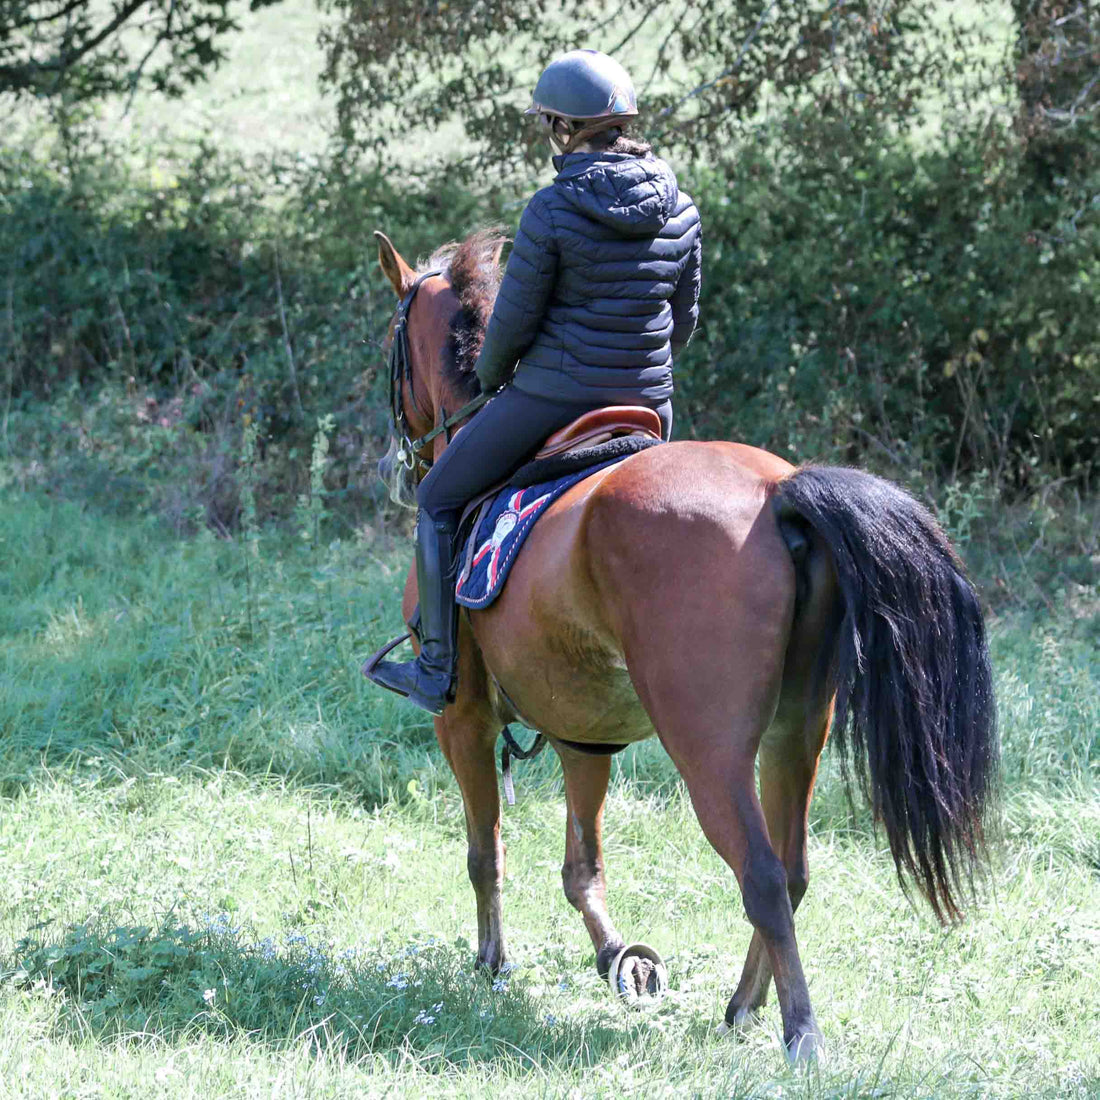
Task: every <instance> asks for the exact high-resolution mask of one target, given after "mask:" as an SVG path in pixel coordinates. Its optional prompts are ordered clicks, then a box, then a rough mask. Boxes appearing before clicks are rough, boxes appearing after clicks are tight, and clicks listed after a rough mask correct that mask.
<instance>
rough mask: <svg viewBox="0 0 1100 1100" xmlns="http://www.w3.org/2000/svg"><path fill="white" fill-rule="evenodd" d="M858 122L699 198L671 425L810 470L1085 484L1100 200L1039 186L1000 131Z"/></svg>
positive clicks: (1099, 400)
mask: <svg viewBox="0 0 1100 1100" xmlns="http://www.w3.org/2000/svg"><path fill="white" fill-rule="evenodd" d="M850 121H851V120H846V121H845V122H844V123H840V122H837V123H836V124H835V125H830V124H829V123H828V122H827V121H825V120H822V119H820V118H813V119H810V120H805V119H800V118H797V117H796V118H792V119H791V120H790V121H789V123H788V125H787V127H786V129H785V131H784V133H783V135H782V137H781V138H780V139H779V140H776V139H775V138H773V137H772V136H764V137H759V138H756V139H755V140H754V141H752V142H750V143H749V144H748V145H747V146H746V147H745V148H744V149H743V151H742V152H741V154H740V155H739V157H738V160H737V162H736V164H735V165H734V166H733V167H732V169H730V170H728V171H711V172H701V173H698V174H696V176H695V178H694V179H693V180H692V181H691V182H692V185H693V186H694V188H695V198H696V199H697V201H698V203H699V206H700V208H701V210H702V211H703V217H704V234H705V240H706V267H705V280H704V300H703V304H702V317H703V324H702V327H701V331H700V334H699V336H698V337H697V339H696V341H695V342H694V343H693V344H692V345H691V347H690V348H689V350H688V353H687V354H686V355H685V357H684V359H683V362H681V363H680V364H679V365H678V371H679V376H678V380H679V385H680V394H681V399H680V406H679V410H678V412H679V413H680V415H681V416H682V417H683V418H685V419H687V420H688V421H689V422H690V427H691V430H692V431H693V432H694V433H697V434H699V435H701V436H705V437H706V436H715V435H732V436H734V437H737V438H742V439H746V440H749V441H751V442H754V443H759V444H762V445H764V446H767V447H769V448H770V449H772V450H776V451H779V452H780V453H787V454H789V455H790V456H792V457H797V458H799V459H807V458H813V457H821V458H829V459H832V460H837V459H840V460H847V461H852V462H861V461H867V459H868V458H870V460H871V461H873V462H875V463H877V464H879V465H883V464H885V465H886V466H888V467H892V468H894V469H895V470H900V471H908V472H909V473H910V475H911V476H920V475H925V476H927V477H929V478H935V479H943V478H950V479H953V478H955V477H957V476H959V475H960V474H966V473H970V474H975V473H977V472H978V471H981V470H985V471H986V472H987V475H988V476H989V477H990V478H991V479H992V481H993V484H994V485H995V487H996V488H997V489H1005V488H1007V489H1010V490H1011V489H1022V488H1029V487H1033V486H1034V485H1035V483H1036V482H1037V480H1039V478H1041V477H1042V476H1050V475H1056V476H1065V477H1070V478H1073V479H1077V480H1079V481H1080V482H1081V483H1083V484H1085V485H1088V483H1089V479H1090V478H1091V477H1093V476H1095V472H1096V468H1097V456H1098V455H1100V313H1098V311H1097V310H1096V309H1095V308H1094V305H1093V303H1094V301H1095V296H1096V292H1097V287H1098V285H1100V218H1098V216H1097V215H1098V214H1100V205H1098V203H1097V201H1096V200H1095V198H1093V199H1092V200H1091V204H1090V200H1089V197H1088V187H1087V186H1086V184H1085V183H1079V184H1076V185H1074V184H1071V183H1069V182H1068V181H1067V182H1066V183H1065V186H1064V188H1063V189H1062V190H1061V191H1054V192H1051V191H1046V190H1043V189H1040V188H1038V187H1036V185H1035V184H1034V183H1033V182H1032V180H1031V176H1030V174H1029V171H1028V168H1027V165H1026V164H1025V163H1024V161H1023V158H1022V156H1021V155H1020V154H1019V152H1018V151H1017V150H1016V149H1015V148H1014V147H1013V146H1012V145H1011V144H1010V143H1009V142H1008V141H1007V139H1005V138H1004V135H998V134H997V133H996V132H993V131H986V132H983V133H972V132H968V131H963V132H960V133H959V134H958V135H957V136H956V138H955V139H954V140H953V141H952V143H951V144H950V145H948V146H945V147H942V148H934V149H920V148H915V147H914V146H912V145H911V144H909V143H907V142H902V141H899V140H898V139H897V138H896V137H895V138H892V137H891V136H890V135H888V134H886V133H883V132H880V131H876V130H875V129H874V128H868V129H867V130H865V131H863V132H860V131H859V129H858V128H853V127H851V126H850V125H849V123H850ZM1098 180H1100V172H1098V173H1097V180H1093V190H1095V184H1096V182H1097V181H1098ZM1071 192H1073V193H1071ZM1067 210H1076V211H1077V213H1076V215H1075V216H1074V218H1073V219H1071V220H1070V219H1067V218H1066V217H1065V211H1067Z"/></svg>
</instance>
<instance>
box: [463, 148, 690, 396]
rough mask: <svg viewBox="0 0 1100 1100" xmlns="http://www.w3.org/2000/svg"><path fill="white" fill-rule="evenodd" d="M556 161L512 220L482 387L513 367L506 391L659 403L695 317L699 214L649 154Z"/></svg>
mask: <svg viewBox="0 0 1100 1100" xmlns="http://www.w3.org/2000/svg"><path fill="white" fill-rule="evenodd" d="M554 166H555V167H556V168H557V169H558V175H557V177H556V178H555V180H554V182H553V183H552V184H551V185H550V186H549V187H544V188H543V189H542V190H541V191H538V192H537V193H536V194H535V196H534V198H532V199H531V201H530V203H528V205H527V208H526V210H524V212H523V217H522V218H521V219H520V223H519V232H518V233H517V234H516V239H515V245H514V246H513V248H512V254H511V256H510V257H509V258H508V266H507V268H506V269H505V272H504V279H503V281H502V282H501V286H500V293H499V295H498V296H497V301H496V305H495V306H494V308H493V315H492V317H491V319H490V321H489V328H488V331H487V333H486V336H485V345H484V347H483V348H482V351H481V356H480V358H479V359H478V363H477V375H478V378H479V379H480V381H481V385H482V387H483V388H484V389H490V390H493V389H497V388H498V387H499V386H502V385H503V384H504V383H505V382H507V381H508V380H509V379H510V378H512V371H513V369H515V377H514V379H513V382H514V385H515V386H516V388H517V389H520V390H523V391H524V392H525V393H529V394H533V395H535V396H538V397H547V398H552V399H555V400H561V401H570V402H578V403H586V404H588V403H592V404H601V403H604V404H619V403H631V402H634V403H642V404H651V405H658V404H660V403H661V402H663V401H666V400H668V398H669V397H671V396H672V360H673V356H675V355H676V353H677V352H679V350H680V349H681V348H682V347H683V346H684V345H685V344H686V343H687V342H688V340H689V338H690V337H691V334H692V332H693V331H694V329H695V322H696V320H697V319H698V316H699V278H700V260H701V255H702V240H701V237H700V232H699V213H698V211H697V210H696V209H695V204H694V203H693V202H692V201H691V199H690V198H688V196H687V195H685V194H684V193H683V192H682V191H681V190H680V189H679V188H678V187H677V186H676V177H675V176H674V175H673V173H672V169H671V168H669V166H668V165H667V164H665V162H664V161H663V160H660V159H658V158H657V157H653V156H647V157H635V156H629V155H626V154H622V153H572V154H568V155H566V156H564V157H556V158H555V159H554ZM517 361H518V364H519V365H518V367H517V366H516V364H517Z"/></svg>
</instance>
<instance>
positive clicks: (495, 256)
mask: <svg viewBox="0 0 1100 1100" xmlns="http://www.w3.org/2000/svg"><path fill="white" fill-rule="evenodd" d="M507 243H508V238H507V237H498V238H497V239H496V241H495V242H494V243H493V250H492V251H491V252H490V253H489V259H490V260H491V261H492V265H493V267H499V266H500V254H501V253H502V252H503V251H504V246H505V245H506V244H507Z"/></svg>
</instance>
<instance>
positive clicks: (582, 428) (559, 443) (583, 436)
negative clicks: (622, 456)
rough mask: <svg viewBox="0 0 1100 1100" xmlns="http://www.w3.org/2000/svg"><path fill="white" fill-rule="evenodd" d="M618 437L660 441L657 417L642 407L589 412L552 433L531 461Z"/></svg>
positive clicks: (632, 406) (615, 407)
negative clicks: (628, 436) (646, 438)
mask: <svg viewBox="0 0 1100 1100" xmlns="http://www.w3.org/2000/svg"><path fill="white" fill-rule="evenodd" d="M620 435H643V436H650V437H652V438H653V439H660V438H661V418H660V417H659V416H658V415H657V413H656V412H655V411H654V410H653V409H649V408H646V407H645V406H644V405H609V406H607V408H604V409H593V410H592V411H591V412H586V413H584V414H583V415H581V416H578V417H577V419H576V420H574V421H573V422H572V423H570V424H566V426H565V427H564V428H560V429H559V430H558V431H556V432H554V434H553V435H552V436H550V438H549V439H547V441H546V442H545V443H544V444H543V445H542V449H541V450H540V451H539V452H538V454H536V455H535V459H536V460H538V459H540V458H552V457H553V456H554V455H560V454H564V453H565V452H567V451H572V450H576V449H579V448H581V447H592V446H595V445H596V444H598V443H606V442H607V440H609V439H613V438H614V437H615V436H620Z"/></svg>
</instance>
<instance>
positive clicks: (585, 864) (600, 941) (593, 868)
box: [554, 743, 625, 978]
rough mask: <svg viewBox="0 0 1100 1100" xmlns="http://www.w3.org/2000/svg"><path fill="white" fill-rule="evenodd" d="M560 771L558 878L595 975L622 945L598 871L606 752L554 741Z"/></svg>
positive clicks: (604, 974)
mask: <svg viewBox="0 0 1100 1100" xmlns="http://www.w3.org/2000/svg"><path fill="white" fill-rule="evenodd" d="M554 748H555V750H556V751H557V754H558V756H559V757H560V759H561V766H562V773H563V775H564V777H565V802H566V815H565V862H564V863H563V864H562V869H561V881H562V886H563V888H564V889H565V896H566V898H568V900H569V904H570V905H572V906H573V908H574V909H576V910H578V911H579V912H580V914H581V916H582V917H583V918H584V926H585V928H587V929H588V934H589V936H591V937H592V946H593V947H594V948H595V949H596V970H597V972H598V973H599V975H600V977H601V978H606V977H607V972H608V969H609V968H610V966H611V962H612V960H613V959H614V958H615V955H616V954H617V953H618V951H619V950H620V949H621V948H622V947H624V946H625V944H624V943H623V938H622V936H620V935H619V933H618V932H617V931H616V929H615V926H614V925H613V924H612V923H611V917H610V916H609V915H608V912H607V889H606V887H605V885H604V874H603V843H602V833H603V808H604V801H605V799H606V797H607V781H608V778H609V776H610V775H611V757H610V756H592V755H589V754H588V753H582V752H577V751H576V749H570V748H568V747H567V746H565V745H561V744H558V743H554Z"/></svg>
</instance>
